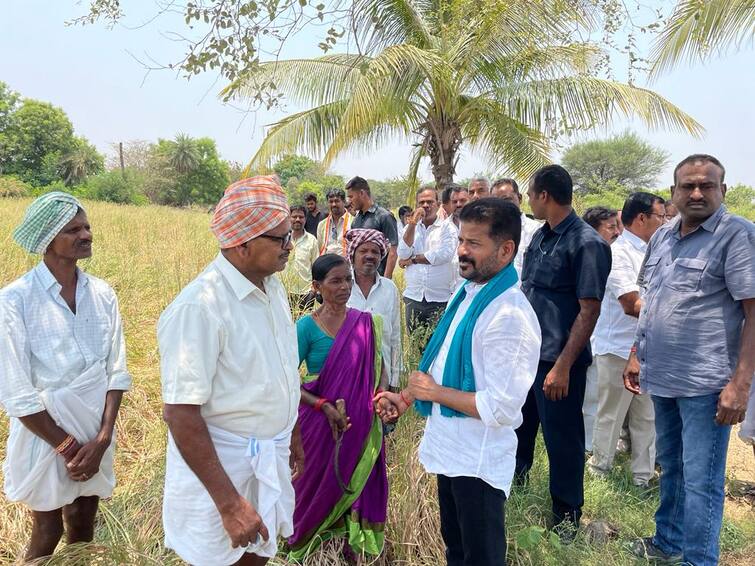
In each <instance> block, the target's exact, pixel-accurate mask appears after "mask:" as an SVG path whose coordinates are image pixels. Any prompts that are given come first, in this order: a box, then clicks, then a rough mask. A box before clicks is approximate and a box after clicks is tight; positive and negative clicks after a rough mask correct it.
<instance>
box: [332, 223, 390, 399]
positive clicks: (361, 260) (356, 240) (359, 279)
mask: <svg viewBox="0 0 755 566" xmlns="http://www.w3.org/2000/svg"><path fill="white" fill-rule="evenodd" d="M346 239H347V240H348V243H349V247H348V255H349V261H350V262H351V264H352V265H353V266H354V285H352V287H351V298H350V299H349V302H348V303H347V306H349V307H351V308H355V309H357V310H360V311H364V312H369V313H373V314H378V315H380V316H381V317H382V319H383V360H385V366H386V371H387V372H388V384H389V385H390V386H391V388H394V389H395V388H397V387H398V384H399V372H400V369H401V308H400V307H399V302H398V300H399V299H398V297H399V293H398V288H397V287H396V284H395V283H394V282H393V281H391V280H390V279H388V278H387V277H383V276H382V275H380V274H379V273H378V271H377V269H378V266H379V265H380V262H381V261H382V259H383V257H385V256H386V255H387V254H388V248H389V247H390V243H389V242H388V240H387V239H386V238H385V236H383V234H382V233H381V232H379V231H377V230H370V229H365V228H354V229H352V230H349V233H348V234H347V236H346Z"/></svg>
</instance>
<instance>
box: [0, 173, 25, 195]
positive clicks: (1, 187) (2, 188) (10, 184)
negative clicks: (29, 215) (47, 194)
mask: <svg viewBox="0 0 755 566" xmlns="http://www.w3.org/2000/svg"><path fill="white" fill-rule="evenodd" d="M31 192H32V187H31V185H29V184H28V183H24V182H23V181H22V180H21V179H19V178H18V177H16V176H15V175H2V176H0V198H19V197H27V196H29V195H30V194H31Z"/></svg>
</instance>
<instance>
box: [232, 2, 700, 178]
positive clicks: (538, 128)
mask: <svg viewBox="0 0 755 566" xmlns="http://www.w3.org/2000/svg"><path fill="white" fill-rule="evenodd" d="M587 4H590V3H584V4H583V3H568V2H567V3H564V2H563V1H561V0H538V1H529V2H524V1H518V0H517V1H509V2H499V1H497V0H488V1H480V0H438V1H437V2H414V1H410V0H356V1H355V2H354V6H353V21H352V25H353V27H354V33H355V37H356V38H357V39H358V40H359V44H360V46H363V50H364V52H365V53H366V54H353V55H352V54H340V55H326V56H323V57H318V58H316V59H309V60H302V59H298V60H284V61H276V62H271V63H265V64H262V65H261V66H260V71H259V72H258V73H256V74H255V75H254V76H253V77H248V78H247V77H242V78H241V79H239V80H238V81H235V82H234V83H232V84H231V85H229V87H227V88H226V90H225V91H224V94H225V95H228V96H232V95H234V93H240V95H241V96H242V97H243V96H245V95H248V96H249V97H253V96H254V93H255V92H256V87H255V85H256V84H257V83H258V81H259V80H267V81H270V82H271V83H273V84H275V86H276V87H277V88H279V89H280V90H281V91H282V92H284V93H286V94H287V95H288V96H289V97H290V98H291V100H292V101H293V102H294V103H295V104H297V105H299V106H303V107H305V108H307V109H306V110H304V111H301V112H297V113H295V114H292V115H290V116H288V117H286V118H284V119H283V120H281V121H279V122H278V123H276V124H274V125H273V126H271V128H270V129H269V130H268V133H267V136H266V137H265V139H264V141H263V143H262V145H261V147H260V148H259V150H258V151H257V152H256V154H255V155H254V156H253V157H252V159H251V162H250V166H251V167H252V168H257V167H264V166H269V164H270V163H271V162H272V161H273V160H274V159H275V158H276V157H277V156H279V155H282V154H286V153H293V152H296V151H302V152H304V153H307V154H309V155H322V156H323V164H324V165H325V166H327V165H328V164H330V163H331V162H332V161H333V160H334V159H335V158H336V156H337V155H339V154H340V153H341V152H343V151H346V150H353V149H373V148H375V147H378V146H380V145H381V144H382V143H384V142H385V141H387V140H388V139H395V138H399V139H415V140H416V142H417V143H416V144H415V145H414V151H413V154H412V158H411V167H410V171H409V178H410V181H411V182H412V185H413V186H416V179H417V171H418V168H419V166H420V162H421V160H422V159H423V158H429V160H430V165H431V169H432V173H433V176H434V178H435V181H436V184H437V186H438V187H439V188H443V187H445V186H446V184H447V183H449V182H451V181H452V180H453V177H454V174H455V166H456V162H457V160H458V157H459V149H460V147H461V145H462V144H466V146H467V149H468V150H469V151H475V152H477V153H478V154H481V155H485V156H487V158H488V159H489V161H490V162H491V164H492V165H493V167H494V168H495V169H497V170H505V171H507V172H510V173H512V174H517V175H519V176H522V177H525V176H527V175H529V174H530V173H531V172H532V171H533V170H535V169H536V168H538V167H540V166H542V165H543V164H545V163H547V162H549V160H550V155H551V147H552V146H551V143H552V139H553V138H554V137H556V136H558V135H560V134H563V133H569V132H573V131H577V130H585V129H589V128H592V127H595V126H603V125H606V124H608V123H610V122H611V120H612V119H613V118H615V117H617V116H619V115H635V116H638V117H639V118H640V119H641V120H642V121H643V122H644V123H645V124H647V125H648V126H649V127H652V128H669V129H674V130H681V131H685V132H690V133H692V134H699V133H700V132H701V127H700V125H699V124H698V123H697V122H695V121H694V120H693V119H692V118H691V117H689V116H688V115H687V114H685V113H684V112H682V111H681V110H680V109H678V108H677V107H676V106H674V105H673V104H671V103H670V102H668V101H667V100H665V99H664V98H662V97H661V96H659V95H658V94H656V93H654V92H652V91H649V90H646V89H642V88H638V87H636V86H633V85H629V84H622V83H619V82H615V81H610V80H606V79H601V78H597V77H596V76H594V75H593V74H592V73H594V70H595V68H596V67H597V66H598V64H599V62H600V61H601V58H602V57H604V55H605V54H604V52H603V51H602V49H601V48H600V47H599V46H598V45H596V44H593V43H589V42H575V41H573V40H572V39H571V38H572V37H573V30H574V28H575V26H577V25H580V24H584V23H585V22H586V18H587V17H588V16H589V14H588V13H587V12H585V11H583V10H582V9H581V6H583V5H587Z"/></svg>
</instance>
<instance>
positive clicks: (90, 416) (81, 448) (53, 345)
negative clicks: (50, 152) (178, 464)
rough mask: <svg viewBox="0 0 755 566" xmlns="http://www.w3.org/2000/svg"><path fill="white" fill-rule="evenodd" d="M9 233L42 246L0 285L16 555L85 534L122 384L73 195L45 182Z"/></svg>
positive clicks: (99, 493)
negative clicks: (21, 523)
mask: <svg viewBox="0 0 755 566" xmlns="http://www.w3.org/2000/svg"><path fill="white" fill-rule="evenodd" d="M13 237H14V240H15V241H16V242H17V243H18V244H19V245H20V246H21V247H23V248H24V249H25V250H26V251H28V252H30V253H34V254H40V255H42V261H41V262H40V263H39V264H38V265H37V266H36V267H35V268H34V269H32V270H31V271H29V272H27V273H26V274H25V275H23V276H22V277H21V278H19V279H17V280H16V281H14V282H13V283H11V284H10V285H8V286H7V287H5V288H3V289H2V290H1V291H0V404H1V405H2V406H3V408H4V409H5V412H6V413H8V416H9V417H10V421H11V422H10V431H9V435H8V446H7V449H6V453H5V454H6V457H5V463H4V466H3V472H4V475H5V486H4V491H5V495H6V497H7V498H8V500H9V501H18V502H22V503H24V504H25V505H26V506H27V507H28V508H29V509H30V510H31V514H32V534H31V542H30V543H29V546H28V548H27V551H26V555H25V557H24V561H28V562H35V563H36V562H37V559H39V558H42V557H45V556H49V555H51V554H52V553H53V552H54V551H55V547H56V546H57V545H58V542H59V541H60V538H61V537H62V536H63V531H64V527H65V532H66V541H67V542H68V543H69V544H73V543H77V542H90V541H91V540H92V538H93V536H94V522H95V515H96V513H97V507H98V504H99V500H100V498H102V497H110V496H111V495H112V493H113V487H114V486H115V476H114V473H113V453H114V446H113V436H114V432H113V429H114V427H115V419H116V416H117V415H118V409H119V407H120V404H121V399H122V397H123V392H124V391H127V390H128V389H129V388H130V386H131V377H130V376H129V374H128V371H127V369H126V348H125V343H124V339H123V326H122V324H121V316H120V312H119V310H118V299H117V298H116V296H115V293H114V292H113V289H111V288H110V286H109V285H108V284H107V283H105V282H104V281H102V280H101V279H97V278H96V277H93V276H91V275H88V274H86V273H84V272H83V271H81V270H80V269H79V268H78V267H77V265H76V264H77V262H78V260H80V259H84V258H88V257H91V255H92V230H91V227H90V225H89V221H88V219H87V215H86V213H85V212H84V209H83V208H82V206H81V204H80V203H79V202H78V201H77V200H76V199H75V198H74V197H72V196H71V195H69V194H67V193H63V192H51V193H47V194H46V195H43V196H41V197H39V198H38V199H37V200H35V201H34V202H33V203H32V204H31V205H30V206H29V208H28V209H27V211H26V215H25V216H24V220H23V222H22V223H21V225H20V226H19V227H18V228H17V229H16V230H15V232H14V234H13Z"/></svg>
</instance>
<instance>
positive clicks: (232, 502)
mask: <svg viewBox="0 0 755 566" xmlns="http://www.w3.org/2000/svg"><path fill="white" fill-rule="evenodd" d="M211 229H212V232H213V233H214V235H215V237H216V238H217V240H218V243H219V245H220V253H219V254H218V256H217V257H216V258H215V259H214V260H213V261H212V263H210V265H209V266H207V268H206V269H205V270H204V271H203V272H202V273H200V274H199V275H198V276H197V278H196V279H195V280H194V281H192V282H191V283H189V285H187V286H186V287H185V288H184V289H183V290H182V291H181V293H180V294H179V295H178V297H176V299H175V300H174V301H173V302H172V303H171V304H170V305H169V306H168V308H167V309H166V310H165V312H163V314H162V316H161V317H160V321H159V322H158V328H157V338H158V344H159V347H160V370H161V379H162V393H163V403H164V409H163V415H164V418H165V421H166V422H167V424H168V430H169V434H168V450H167V463H166V474H165V495H164V501H163V526H164V529H165V545H166V546H167V547H168V548H172V549H173V550H175V552H176V553H177V554H178V555H179V556H180V557H181V558H182V559H183V560H184V561H186V562H188V563H190V564H248V565H253V566H258V565H263V564H265V563H266V562H267V561H268V559H269V558H270V557H272V556H275V554H276V552H277V550H278V546H277V539H278V537H280V536H282V537H286V536H289V535H291V534H292V532H293V528H292V527H293V510H294V491H293V487H292V485H291V481H292V474H291V472H292V469H290V468H289V464H290V462H289V447H290V449H291V454H292V457H291V464H292V465H293V471H294V476H295V474H296V473H297V472H301V470H302V467H303V454H302V452H301V448H300V443H299V441H298V431H297V430H295V429H294V424H295V423H296V418H297V412H298V407H299V397H300V394H299V372H298V363H299V359H298V355H297V351H296V330H295V327H294V324H293V321H292V320H291V313H290V310H289V304H288V299H287V297H286V291H285V289H284V287H283V284H282V283H281V282H280V281H279V280H278V279H277V278H276V277H273V274H274V273H276V272H278V271H281V270H282V269H283V268H284V267H285V266H286V263H287V261H288V256H289V254H290V252H291V249H292V245H291V220H290V218H289V208H288V203H287V202H286V196H285V193H284V192H283V189H281V188H280V186H279V185H278V182H277V180H276V178H275V177H253V178H251V179H244V180H241V181H238V182H237V183H234V184H233V185H231V186H230V187H228V189H227V190H226V191H225V195H224V196H223V198H222V199H221V200H220V203H218V206H217V207H216V208H215V215H214V217H213V219H212V225H211Z"/></svg>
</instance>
